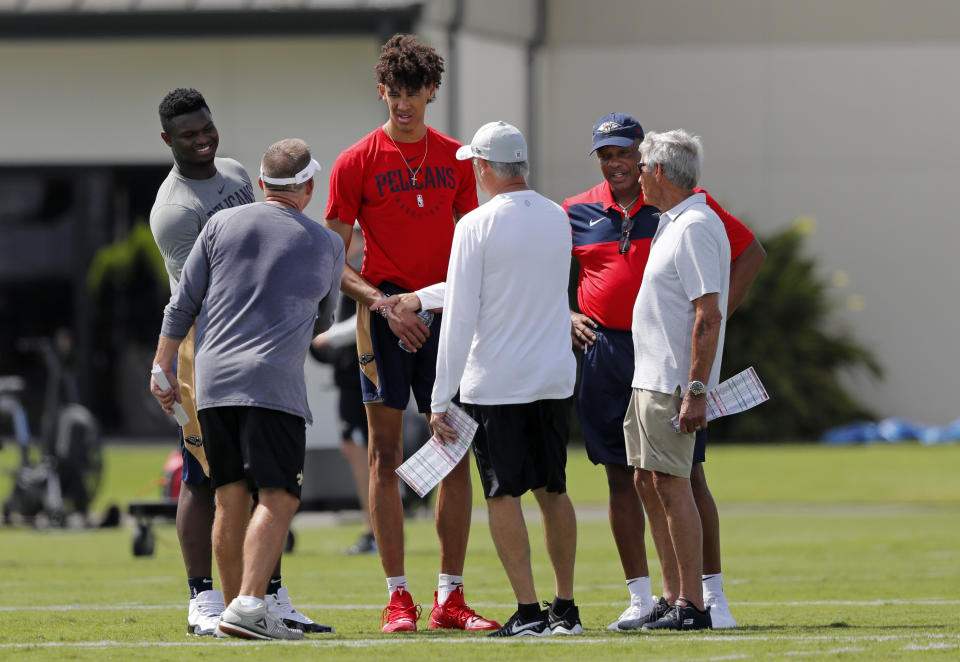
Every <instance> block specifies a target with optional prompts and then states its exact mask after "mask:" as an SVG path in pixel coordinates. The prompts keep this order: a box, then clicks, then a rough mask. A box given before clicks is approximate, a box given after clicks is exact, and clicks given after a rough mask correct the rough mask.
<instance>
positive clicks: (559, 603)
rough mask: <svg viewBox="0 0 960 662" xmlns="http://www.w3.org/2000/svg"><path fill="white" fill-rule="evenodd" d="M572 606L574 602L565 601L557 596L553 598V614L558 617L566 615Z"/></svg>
mask: <svg viewBox="0 0 960 662" xmlns="http://www.w3.org/2000/svg"><path fill="white" fill-rule="evenodd" d="M572 606H573V600H564V599H562V598H558V597H556V596H554V597H553V604H552V605H551V607H553V613H554V614H557V615H558V616H560V615H563V614H566V613H567V610H568V609H570V607H572Z"/></svg>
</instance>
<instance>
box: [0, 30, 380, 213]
mask: <svg viewBox="0 0 960 662" xmlns="http://www.w3.org/2000/svg"><path fill="white" fill-rule="evenodd" d="M378 54H379V44H378V43H377V40H375V39H374V38H351V39H346V38H344V39H316V38H314V39H304V38H296V39H293V38H282V39H281V38H277V39H211V40H197V39H190V40H138V41H125V40H98V41H76V42H71V41H53V42H44V41H36V42H35V41H18V42H0V62H3V63H4V66H2V67H0V89H2V90H4V91H5V92H4V94H0V117H3V118H4V128H3V129H0V137H2V140H0V144H2V149H0V162H2V163H4V164H26V163H39V164H44V163H60V162H67V163H104V164H113V163H160V164H164V163H172V160H171V157H170V150H169V149H168V148H167V147H166V146H165V145H164V144H163V142H162V141H161V140H160V123H159V119H158V117H157V106H158V104H159V103H160V100H161V98H162V97H163V95H164V94H165V93H166V92H167V91H169V90H170V89H172V88H174V87H196V88H197V89H199V90H200V91H201V92H203V94H204V96H205V97H206V99H207V102H208V103H209V104H210V106H211V108H212V110H213V114H214V120H215V121H216V123H217V128H218V129H219V131H220V151H219V153H220V155H221V156H231V157H234V158H236V159H238V160H239V161H240V162H241V163H243V164H244V166H246V168H247V170H248V172H249V173H250V175H251V177H256V174H257V169H258V163H259V159H260V156H261V155H262V153H263V150H264V148H266V147H267V145H269V144H270V143H271V142H273V141H275V140H279V139H280V138H284V137H291V136H296V137H300V138H303V139H304V140H306V141H307V142H308V143H310V145H311V147H312V148H313V151H314V154H315V156H316V157H317V160H318V161H320V163H321V164H322V165H323V167H324V171H325V173H329V168H330V166H331V165H332V164H333V159H334V158H336V156H337V154H338V153H339V152H340V151H341V150H342V149H343V148H345V147H347V146H349V145H350V144H351V143H353V142H355V141H356V140H358V139H359V138H360V137H361V136H362V135H364V134H365V133H367V132H369V131H371V130H372V129H373V127H375V126H376V125H377V124H378V123H380V122H382V121H383V119H384V118H385V116H386V111H385V106H384V104H382V103H380V102H378V100H377V92H376V81H375V79H374V76H373V67H374V64H375V63H376V59H377V56H378ZM10 63H19V66H8V65H9V64H10ZM276 72H280V73H276ZM271 76H273V78H271ZM11 91H15V92H11ZM317 181H318V184H322V186H318V190H317V193H316V195H315V197H314V201H313V202H312V203H311V204H310V206H309V207H308V213H310V214H312V215H314V216H316V217H321V216H322V214H323V211H324V205H325V204H326V198H327V178H326V177H325V176H321V177H320V178H319V179H318V180H317Z"/></svg>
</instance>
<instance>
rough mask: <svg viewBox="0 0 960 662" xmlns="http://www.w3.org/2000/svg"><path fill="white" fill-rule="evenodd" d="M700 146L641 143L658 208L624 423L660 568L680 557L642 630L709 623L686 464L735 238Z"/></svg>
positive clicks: (681, 138)
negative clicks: (711, 195)
mask: <svg viewBox="0 0 960 662" xmlns="http://www.w3.org/2000/svg"><path fill="white" fill-rule="evenodd" d="M701 151H702V150H701V144H700V139H699V138H698V137H694V136H691V135H689V134H688V133H686V132H685V131H683V130H678V131H670V132H667V133H648V134H647V135H646V137H645V138H644V140H643V142H642V143H641V144H640V152H641V158H642V161H643V162H642V163H641V164H640V184H641V186H642V187H643V196H644V198H645V199H646V202H647V204H650V205H653V206H654V207H656V208H657V209H660V210H661V212H662V214H661V216H660V224H659V227H658V228H657V233H656V235H655V236H654V238H653V245H652V246H651V249H650V257H649V258H648V260H647V267H646V269H645V271H644V274H643V282H642V284H641V285H640V292H639V294H638V295H637V300H636V303H635V304H634V307H633V324H632V331H633V345H634V357H635V358H634V365H635V368H634V375H633V384H632V386H633V395H632V397H631V400H630V406H629V408H628V409H627V414H626V418H625V419H624V423H623V427H624V437H625V441H626V450H627V461H628V462H629V463H630V464H631V465H632V466H635V467H639V469H640V476H639V480H640V481H641V483H643V482H645V481H650V482H652V485H653V487H654V489H655V491H656V494H657V496H658V497H659V503H655V504H648V503H645V504H644V507H645V508H647V509H648V510H649V509H650V508H663V510H664V512H665V514H666V519H667V525H668V528H669V531H670V539H671V542H672V548H673V550H674V551H675V554H674V555H673V556H672V558H669V559H664V558H661V559H660V563H661V566H663V565H664V564H676V568H675V569H676V570H677V573H676V574H675V575H674V576H679V577H680V587H679V596H680V597H679V598H678V599H677V601H676V603H675V604H674V606H673V607H672V608H671V609H670V611H668V612H667V613H666V614H665V615H664V616H663V617H661V618H660V619H659V620H657V621H654V622H650V623H644V624H643V626H642V629H643V630H702V629H707V628H710V627H711V620H710V612H709V609H704V604H703V591H702V587H701V574H702V571H703V531H702V529H701V525H700V516H699V514H698V512H697V505H696V502H695V501H694V497H693V491H692V489H691V487H690V471H691V469H692V467H693V449H694V434H695V432H696V431H698V430H701V429H703V428H705V427H706V426H707V419H706V395H705V394H706V391H707V390H709V389H710V388H713V387H714V386H716V385H717V382H718V381H719V376H720V358H721V354H722V351H723V335H724V329H725V326H726V320H725V317H724V314H723V312H721V311H726V310H727V299H728V295H729V289H730V241H729V240H728V239H727V235H726V232H725V230H724V227H723V223H722V222H721V220H720V218H719V217H718V216H717V215H716V213H714V212H713V211H712V210H711V209H710V207H709V206H707V203H706V199H705V196H704V194H703V193H696V192H694V190H693V189H694V187H695V186H696V185H697V180H698V179H699V176H700V166H701V162H702V153H701ZM675 417H678V418H679V426H678V427H679V429H675V428H674V425H673V422H672V419H674V418H675ZM641 494H643V492H642V491H641ZM661 504H662V505H661ZM665 574H666V573H665Z"/></svg>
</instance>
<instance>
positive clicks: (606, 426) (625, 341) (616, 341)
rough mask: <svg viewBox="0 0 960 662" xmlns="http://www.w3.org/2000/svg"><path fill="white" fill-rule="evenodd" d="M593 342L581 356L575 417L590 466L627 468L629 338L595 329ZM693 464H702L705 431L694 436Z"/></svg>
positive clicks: (628, 334)
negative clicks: (626, 422) (625, 432)
mask: <svg viewBox="0 0 960 662" xmlns="http://www.w3.org/2000/svg"><path fill="white" fill-rule="evenodd" d="M594 333H595V334H596V340H594V342H593V344H592V345H590V346H589V347H587V349H586V350H584V352H583V361H582V362H581V367H580V391H579V392H578V393H577V414H578V415H579V416H580V428H581V430H582V431H583V439H584V442H585V445H586V447H587V457H588V458H589V459H590V461H591V462H593V463H594V464H616V465H618V466H622V467H625V466H627V464H628V463H627V453H626V445H625V442H624V438H623V419H624V417H625V416H626V414H627V406H628V405H629V404H630V396H631V394H632V392H633V388H632V386H631V384H632V383H633V366H634V362H633V334H632V333H631V332H630V331H622V330H620V329H608V328H606V327H603V326H597V328H596V329H594ZM696 442H697V444H696V447H695V449H694V452H693V461H694V462H704V461H705V460H706V449H707V431H706V430H700V431H699V432H697V437H696Z"/></svg>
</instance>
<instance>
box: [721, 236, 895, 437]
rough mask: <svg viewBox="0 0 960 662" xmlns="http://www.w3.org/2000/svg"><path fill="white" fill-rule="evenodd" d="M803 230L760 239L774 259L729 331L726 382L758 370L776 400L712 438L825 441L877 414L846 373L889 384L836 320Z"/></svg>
mask: <svg viewBox="0 0 960 662" xmlns="http://www.w3.org/2000/svg"><path fill="white" fill-rule="evenodd" d="M801 227H802V226H801V224H799V223H798V224H795V225H794V227H791V228H789V229H787V230H783V231H781V232H778V233H774V234H771V235H768V236H765V237H759V235H758V237H759V238H760V241H761V242H762V243H763V246H764V248H765V249H766V251H767V260H766V262H765V263H764V265H763V268H762V269H761V271H760V273H759V274H758V275H757V279H756V281H755V282H754V284H753V287H752V288H751V290H750V294H749V296H748V297H747V299H746V300H745V301H744V302H743V304H742V305H741V306H740V307H739V308H738V309H737V311H736V313H735V314H734V315H733V317H732V318H731V319H730V323H729V324H728V325H727V331H726V340H725V343H724V352H723V368H722V376H721V378H722V379H726V378H727V377H730V376H732V375H734V374H736V373H738V372H740V371H741V370H743V369H745V368H747V367H748V366H751V365H753V366H754V367H755V368H756V370H757V374H758V375H759V376H760V379H761V380H762V381H763V384H764V386H765V387H766V388H767V391H768V393H769V394H770V401H769V402H767V403H764V404H762V405H760V406H759V407H757V408H756V409H753V410H750V411H749V412H747V413H743V414H738V415H736V416H731V417H729V418H723V419H719V420H717V421H714V422H712V423H711V424H710V438H711V440H714V439H716V440H730V441H770V440H802V439H814V438H817V437H819V436H820V435H821V434H822V432H823V431H824V430H826V429H827V428H830V427H834V426H837V425H841V424H844V423H849V422H851V421H853V420H858V419H871V418H874V416H873V415H872V414H871V412H869V411H868V410H867V409H866V408H865V407H864V406H863V405H861V404H860V403H858V402H857V401H856V400H855V399H854V398H853V397H852V396H851V395H850V393H849V392H848V391H847V389H846V388H845V387H844V385H843V384H842V383H841V380H840V376H841V374H842V373H843V372H845V371H850V370H864V371H866V372H867V373H869V374H870V375H872V376H873V377H875V378H881V377H882V375H883V369H882V367H881V366H880V364H879V362H878V361H877V360H876V358H875V357H874V355H873V353H872V352H871V351H870V350H869V349H867V348H865V347H864V346H862V345H861V344H860V343H859V342H858V341H857V340H856V339H855V338H854V337H853V335H852V334H851V333H850V332H849V331H848V330H846V329H843V328H838V327H837V325H836V324H835V323H834V321H833V320H832V316H833V313H834V312H835V310H836V303H835V302H834V301H833V300H832V299H831V298H830V295H829V291H828V285H827V284H826V283H825V282H824V281H823V280H822V279H821V278H820V277H818V276H817V274H816V265H815V263H814V261H813V260H812V259H810V258H809V257H806V256H804V255H803V251H802V249H803V238H804V233H803V232H802V230H801Z"/></svg>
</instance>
